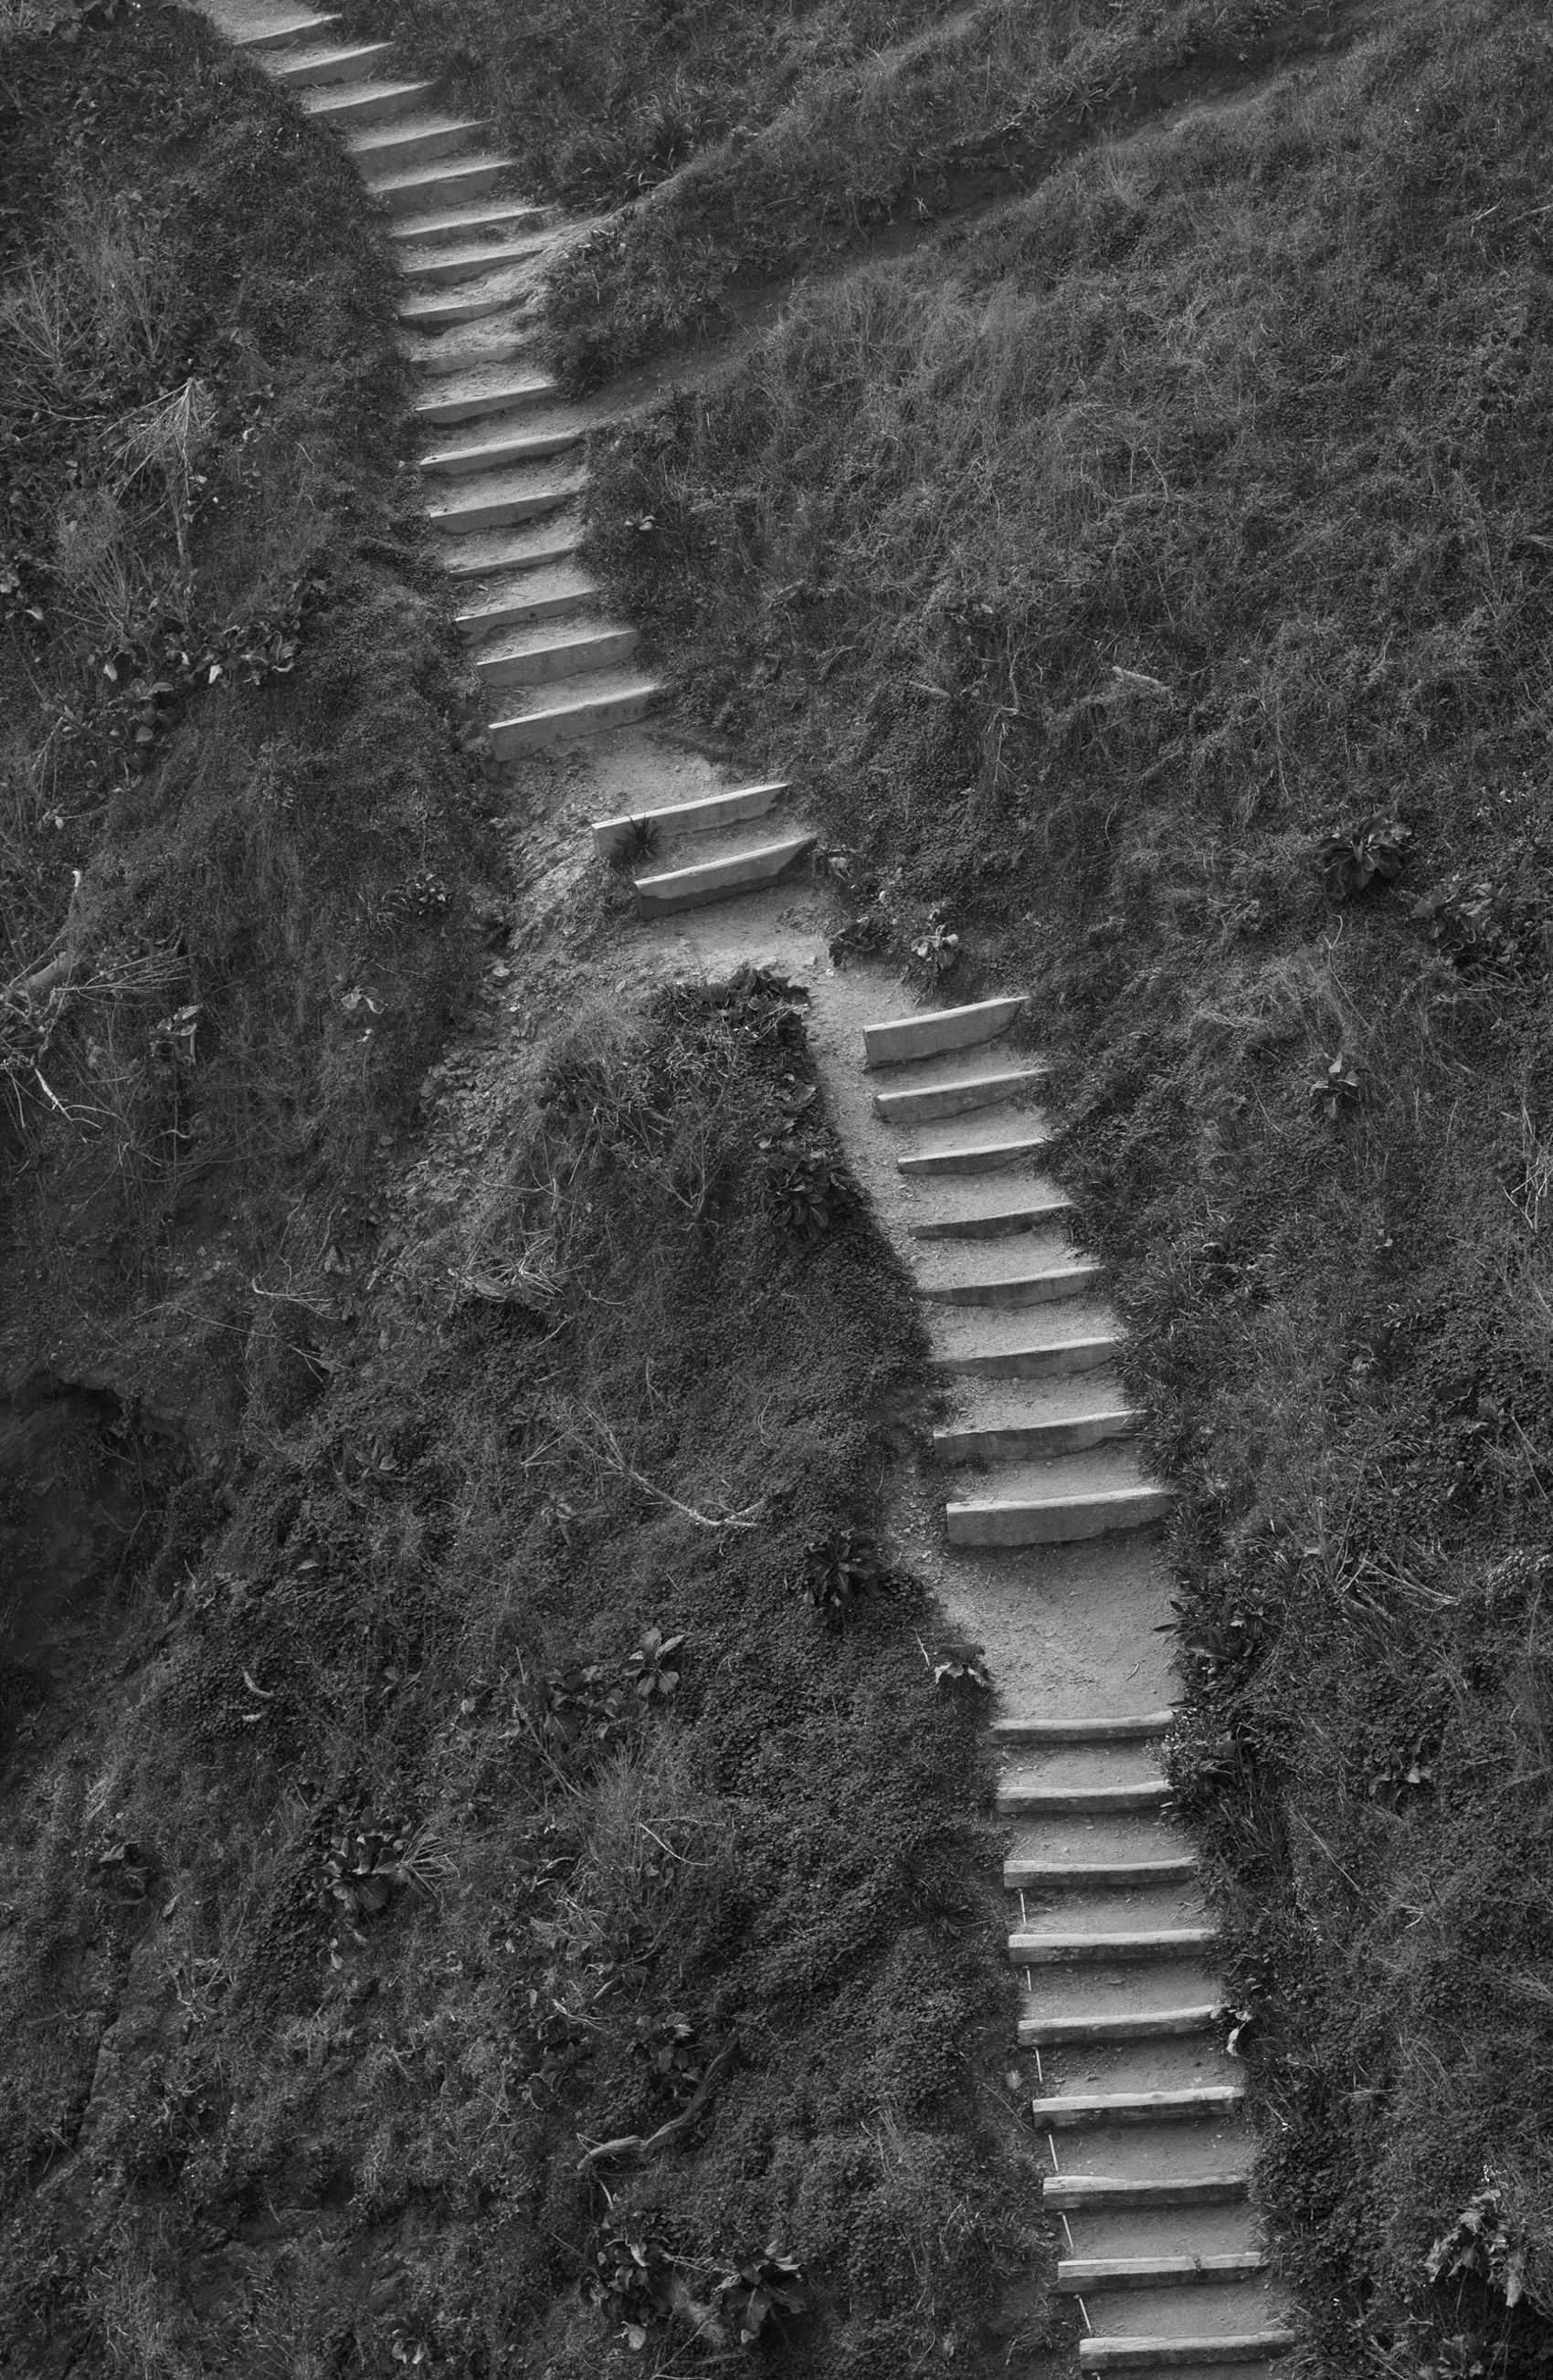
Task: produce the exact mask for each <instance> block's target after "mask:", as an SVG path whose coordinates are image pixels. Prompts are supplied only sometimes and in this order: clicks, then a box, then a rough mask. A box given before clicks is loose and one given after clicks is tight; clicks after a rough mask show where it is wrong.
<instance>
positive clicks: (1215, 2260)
mask: <svg viewBox="0 0 1553 2380" xmlns="http://www.w3.org/2000/svg"><path fill="white" fill-rule="evenodd" d="M1268 2262H1269V2260H1268V2258H1267V2256H1266V2254H1265V2253H1263V2252H1262V2251H1261V2250H1260V2249H1258V2248H1238V2249H1230V2250H1229V2251H1227V2252H1223V2253H1218V2254H1217V2255H1208V2256H1064V2257H1063V2258H1062V2259H1061V2261H1060V2263H1059V2264H1058V2268H1057V2286H1058V2289H1059V2290H1060V2292H1061V2293H1062V2295H1063V2296H1064V2297H1082V2296H1083V2295H1085V2294H1086V2292H1088V2291H1089V2290H1091V2289H1095V2290H1098V2289H1190V2288H1191V2287H1192V2285H1193V2283H1196V2282H1201V2281H1220V2282H1223V2281H1253V2280H1255V2279H1256V2278H1257V2277H1259V2276H1260V2275H1261V2274H1263V2273H1265V2272H1266V2270H1267V2268H1268Z"/></svg>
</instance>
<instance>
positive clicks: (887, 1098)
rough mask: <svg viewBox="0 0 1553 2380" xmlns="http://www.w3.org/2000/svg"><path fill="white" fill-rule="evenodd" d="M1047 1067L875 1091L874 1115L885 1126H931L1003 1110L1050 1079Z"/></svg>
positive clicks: (1010, 1067) (1033, 1067) (1023, 1068)
mask: <svg viewBox="0 0 1553 2380" xmlns="http://www.w3.org/2000/svg"><path fill="white" fill-rule="evenodd" d="M1047 1071H1048V1070H1047V1069H1046V1067H1045V1066H1009V1067H1005V1068H1004V1069H1003V1071H1002V1072H1001V1073H999V1074H976V1075H961V1076H960V1079H959V1080H958V1081H954V1082H948V1083H923V1084H918V1085H916V1086H914V1087H912V1088H911V1090H906V1091H875V1092H874V1113H875V1114H876V1115H877V1116H878V1117H879V1118H880V1119H881V1121H882V1122H883V1123H931V1122H932V1120H933V1119H934V1117H935V1116H949V1115H968V1114H970V1113H972V1111H974V1110H975V1109H977V1108H996V1107H1002V1106H1003V1105H1004V1104H1005V1103H1006V1102H1007V1101H1008V1100H1009V1099H1023V1098H1025V1097H1027V1096H1028V1094H1029V1093H1031V1092H1033V1091H1035V1090H1038V1089H1039V1088H1040V1087H1041V1085H1042V1084H1043V1083H1044V1082H1045V1081H1046V1074H1047Z"/></svg>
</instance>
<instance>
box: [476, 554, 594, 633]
mask: <svg viewBox="0 0 1553 2380" xmlns="http://www.w3.org/2000/svg"><path fill="white" fill-rule="evenodd" d="M598 591H599V590H598V589H597V587H595V586H594V584H593V580H592V579H591V578H590V577H589V576H588V574H587V572H586V571H585V570H581V569H579V568H578V566H577V565H576V564H575V563H570V562H559V563H553V564H552V565H550V567H549V568H548V569H543V570H515V571H512V572H510V573H509V574H507V576H506V577H500V578H486V579H483V580H482V581H481V584H480V588H479V591H478V597H477V598H475V597H471V600H470V601H469V602H468V603H467V604H466V605H465V606H464V608H463V609H461V610H460V611H459V612H458V613H455V614H454V625H455V626H456V627H457V628H458V631H459V635H460V636H461V637H463V639H464V642H465V643H466V644H467V645H481V644H483V643H484V642H485V641H486V640H487V639H488V638H489V637H494V636H495V635H496V634H497V633H498V632H499V631H500V630H501V629H503V628H519V627H522V626H525V625H527V624H529V623H530V622H532V621H535V620H560V619H565V618H567V617H568V616H569V614H570V613H574V612H581V611H582V610H583V609H584V608H585V607H586V606H587V605H588V604H589V603H592V602H593V601H595V600H596V599H597V596H598Z"/></svg>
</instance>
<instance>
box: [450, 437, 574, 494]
mask: <svg viewBox="0 0 1553 2380" xmlns="http://www.w3.org/2000/svg"><path fill="white" fill-rule="evenodd" d="M581 437H582V433H581V431H579V430H533V431H520V430H515V431H513V433H512V435H511V437H510V438H493V439H492V440H491V441H490V442H489V443H488V444H484V445H481V446H478V447H475V448H472V449H471V451H470V452H469V453H468V454H466V455H459V454H453V455H427V456H426V457H425V459H424V461H423V462H422V466H421V468H422V471H423V472H424V473H425V475H426V477H427V479H428V480H432V481H433V482H435V481H437V480H454V481H458V480H469V479H472V478H473V477H474V474H475V473H476V472H477V471H502V470H510V469H511V468H513V467H514V466H515V465H517V464H520V463H546V462H548V461H549V460H550V458H551V456H552V455H566V454H569V452H570V450H571V448H572V447H574V446H576V445H579V444H581Z"/></svg>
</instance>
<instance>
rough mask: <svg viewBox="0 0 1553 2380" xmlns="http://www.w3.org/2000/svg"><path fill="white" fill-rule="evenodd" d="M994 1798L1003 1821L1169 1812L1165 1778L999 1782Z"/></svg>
mask: <svg viewBox="0 0 1553 2380" xmlns="http://www.w3.org/2000/svg"><path fill="white" fill-rule="evenodd" d="M994 1798H995V1802H996V1805H997V1813H998V1815H999V1816H1000V1817H1004V1818H1048V1817H1101V1816H1104V1815H1107V1813H1110V1814H1113V1815H1114V1814H1115V1813H1117V1812H1119V1811H1120V1812H1126V1811H1129V1810H1168V1808H1169V1806H1170V1788H1169V1786H1168V1783H1167V1781H1166V1779H1164V1778H1163V1777H1140V1778H1138V1779H1135V1780H1134V1781H1133V1782H1132V1783H1131V1784H1127V1785H1021V1784H1019V1783H1017V1782H1013V1781H1010V1780H1009V1779H999V1780H998V1783H997V1789H996V1793H995V1797H994Z"/></svg>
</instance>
